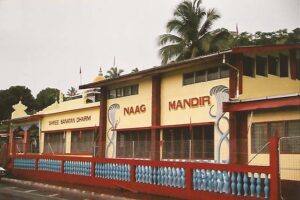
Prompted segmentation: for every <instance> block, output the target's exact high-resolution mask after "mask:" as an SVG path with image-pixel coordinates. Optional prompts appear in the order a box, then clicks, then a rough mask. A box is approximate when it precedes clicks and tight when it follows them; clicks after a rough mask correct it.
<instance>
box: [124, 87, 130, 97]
mask: <svg viewBox="0 0 300 200" xmlns="http://www.w3.org/2000/svg"><path fill="white" fill-rule="evenodd" d="M129 95H131V87H125V88H124V96H129Z"/></svg>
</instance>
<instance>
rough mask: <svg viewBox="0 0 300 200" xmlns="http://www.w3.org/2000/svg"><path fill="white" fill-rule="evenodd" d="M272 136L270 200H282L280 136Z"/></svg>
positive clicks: (270, 149)
mask: <svg viewBox="0 0 300 200" xmlns="http://www.w3.org/2000/svg"><path fill="white" fill-rule="evenodd" d="M275 135H276V136H272V137H271V139H270V147H269V152H270V154H269V155H270V174H271V181H270V199H271V200H278V199H280V174H279V149H278V142H279V138H278V135H277V134H275Z"/></svg>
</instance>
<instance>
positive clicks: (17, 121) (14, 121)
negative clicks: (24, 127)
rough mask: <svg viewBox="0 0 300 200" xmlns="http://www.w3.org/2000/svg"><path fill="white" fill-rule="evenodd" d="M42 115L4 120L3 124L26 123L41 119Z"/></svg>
mask: <svg viewBox="0 0 300 200" xmlns="http://www.w3.org/2000/svg"><path fill="white" fill-rule="evenodd" d="M43 116H44V115H31V116H28V117H23V118H17V119H11V120H4V122H11V123H21V122H28V121H33V120H38V119H41V118H42V117H43Z"/></svg>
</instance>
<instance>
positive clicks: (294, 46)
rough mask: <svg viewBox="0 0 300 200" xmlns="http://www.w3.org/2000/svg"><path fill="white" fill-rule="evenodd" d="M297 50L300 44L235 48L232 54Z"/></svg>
mask: <svg viewBox="0 0 300 200" xmlns="http://www.w3.org/2000/svg"><path fill="white" fill-rule="evenodd" d="M297 48H300V44H282V45H278V44H276V45H264V46H248V47H236V48H233V49H232V53H258V52H267V51H280V50H287V49H297Z"/></svg>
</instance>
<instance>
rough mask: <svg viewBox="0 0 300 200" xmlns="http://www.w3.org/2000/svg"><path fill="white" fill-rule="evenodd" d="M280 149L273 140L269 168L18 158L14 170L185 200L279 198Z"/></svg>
mask: <svg viewBox="0 0 300 200" xmlns="http://www.w3.org/2000/svg"><path fill="white" fill-rule="evenodd" d="M277 148H278V139H277V138H272V139H271V143H270V166H249V165H235V164H211V163H191V162H168V161H150V160H128V159H106V158H87V157H69V156H44V155H23V156H22V155H16V157H14V158H13V167H12V172H13V174H14V175H15V176H22V177H26V178H30V179H34V180H41V179H44V180H52V181H62V182H69V183H80V184H86V185H92V186H103V187H111V188H123V189H127V190H130V191H135V192H145V193H150V194H156V195H165V196H171V197H177V198H184V199H195V198H197V199H208V198H212V199H253V198H259V199H263V198H268V199H278V197H279V194H278V192H279V170H278V169H279V168H278V151H277ZM24 170H26V173H24ZM261 175H262V176H261Z"/></svg>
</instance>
